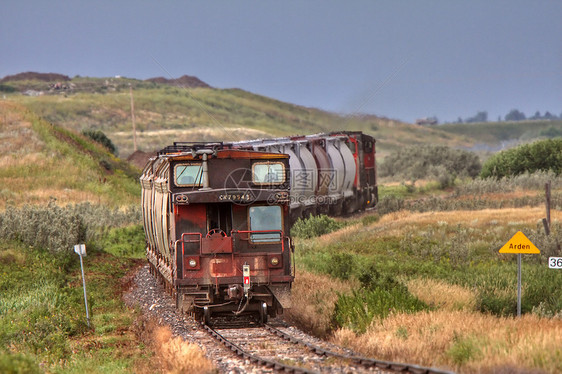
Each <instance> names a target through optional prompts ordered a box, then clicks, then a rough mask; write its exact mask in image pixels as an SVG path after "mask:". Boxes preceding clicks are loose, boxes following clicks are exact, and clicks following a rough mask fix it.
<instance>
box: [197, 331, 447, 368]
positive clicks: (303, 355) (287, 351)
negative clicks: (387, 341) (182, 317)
mask: <svg viewBox="0 0 562 374" xmlns="http://www.w3.org/2000/svg"><path fill="white" fill-rule="evenodd" d="M202 327H203V328H204V329H206V330H207V332H208V333H209V334H210V335H211V336H213V337H214V338H215V339H217V340H218V341H220V342H221V343H223V344H224V345H225V346H226V347H227V348H228V349H230V350H231V351H233V352H235V353H236V354H237V355H239V356H241V357H243V358H244V359H245V360H249V361H250V362H252V363H255V364H256V365H262V366H264V367H265V368H269V369H273V370H275V371H284V372H288V373H363V372H365V373H372V372H377V373H382V372H385V373H386V372H388V373H395V372H400V373H420V374H421V373H425V374H450V373H451V372H449V371H443V370H439V369H435V368H427V367H422V366H418V365H412V364H404V363H397V362H389V361H380V360H375V359H371V358H365V357H360V356H357V355H354V354H350V353H349V352H348V351H346V350H344V349H342V348H339V347H331V348H327V347H326V344H322V343H311V342H310V339H302V338H299V337H297V336H295V330H294V328H291V327H287V326H286V325H285V324H284V323H282V322H274V323H273V324H266V325H264V326H261V327H250V328H229V327H228V326H222V327H218V328H214V327H211V326H208V325H205V324H202Z"/></svg>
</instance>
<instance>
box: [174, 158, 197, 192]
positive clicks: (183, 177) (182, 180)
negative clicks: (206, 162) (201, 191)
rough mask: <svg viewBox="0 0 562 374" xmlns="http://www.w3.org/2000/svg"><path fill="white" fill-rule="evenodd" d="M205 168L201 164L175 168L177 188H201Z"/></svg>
mask: <svg viewBox="0 0 562 374" xmlns="http://www.w3.org/2000/svg"><path fill="white" fill-rule="evenodd" d="M202 175H203V168H202V167H201V164H199V163H197V164H179V165H176V167H175V168H174V176H175V179H174V180H175V182H176V186H181V187H184V186H189V187H191V186H195V187H197V186H201V179H202V178H201V176H202Z"/></svg>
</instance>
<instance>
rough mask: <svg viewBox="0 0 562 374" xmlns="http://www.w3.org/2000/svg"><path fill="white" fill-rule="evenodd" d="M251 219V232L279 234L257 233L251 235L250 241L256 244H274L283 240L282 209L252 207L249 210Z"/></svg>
mask: <svg viewBox="0 0 562 374" xmlns="http://www.w3.org/2000/svg"><path fill="white" fill-rule="evenodd" d="M248 215H249V217H250V230H252V231H273V230H279V232H257V233H252V234H250V240H251V241H252V242H254V243H272V242H279V241H280V240H281V228H282V218H281V207H280V206H277V205H271V206H252V207H250V208H248Z"/></svg>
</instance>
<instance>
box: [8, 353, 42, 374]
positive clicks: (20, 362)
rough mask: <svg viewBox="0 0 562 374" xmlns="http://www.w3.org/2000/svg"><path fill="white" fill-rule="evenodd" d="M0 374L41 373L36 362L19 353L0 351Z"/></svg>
mask: <svg viewBox="0 0 562 374" xmlns="http://www.w3.org/2000/svg"><path fill="white" fill-rule="evenodd" d="M0 373H4V374H34V373H41V370H40V369H39V366H38V365H37V362H35V360H34V359H33V358H31V357H28V356H26V355H23V354H21V353H10V352H2V351H0Z"/></svg>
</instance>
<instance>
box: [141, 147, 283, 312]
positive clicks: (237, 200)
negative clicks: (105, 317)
mask: <svg viewBox="0 0 562 374" xmlns="http://www.w3.org/2000/svg"><path fill="white" fill-rule="evenodd" d="M288 176H289V156H288V155H286V154H280V153H268V152H260V151H253V150H243V149H232V148H231V147H228V146H225V145H224V144H222V143H175V144H174V145H173V146H169V147H167V148H165V149H163V150H161V151H160V152H159V153H158V156H157V157H155V158H152V159H151V160H150V161H149V162H148V163H147V165H146V166H145V168H144V170H143V173H142V176H141V178H140V180H141V184H142V210H143V212H142V213H143V218H144V228H145V233H146V239H147V258H148V262H149V263H150V266H151V271H152V272H153V273H154V274H156V275H157V276H158V277H159V278H161V279H162V280H163V281H164V282H165V285H166V288H167V290H168V291H169V292H170V293H171V294H173V295H175V297H176V304H177V307H178V308H180V309H181V310H183V311H186V312H189V313H194V314H195V315H196V317H198V318H202V319H203V318H204V319H205V320H207V321H208V319H209V318H210V316H211V315H215V314H222V313H228V314H230V315H232V313H234V314H235V315H241V314H248V313H252V314H255V315H259V317H260V320H261V321H262V322H263V321H265V320H267V318H268V316H275V315H277V314H279V313H282V311H283V309H284V308H288V307H290V288H291V283H292V281H293V279H294V269H293V267H292V261H291V253H292V243H291V240H290V237H289V236H288V234H287V233H288V232H289V192H290V189H289V185H290V182H289V177H288Z"/></svg>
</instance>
